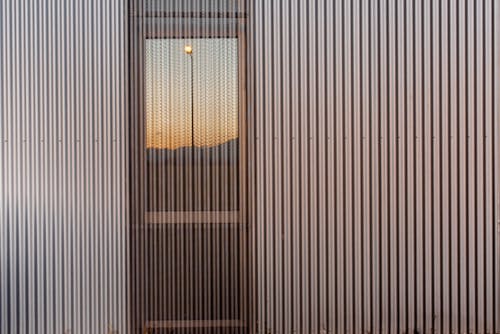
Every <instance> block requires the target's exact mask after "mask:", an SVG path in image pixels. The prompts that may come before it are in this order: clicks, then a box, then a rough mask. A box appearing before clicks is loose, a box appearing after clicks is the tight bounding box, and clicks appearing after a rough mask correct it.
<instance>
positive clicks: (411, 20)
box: [0, 0, 500, 333]
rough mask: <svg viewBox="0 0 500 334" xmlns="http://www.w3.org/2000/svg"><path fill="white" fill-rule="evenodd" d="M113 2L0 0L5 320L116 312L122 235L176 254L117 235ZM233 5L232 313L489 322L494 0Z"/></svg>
mask: <svg viewBox="0 0 500 334" xmlns="http://www.w3.org/2000/svg"><path fill="white" fill-rule="evenodd" d="M224 3H225V2H224V1H222V2H219V1H215V0H213V1H212V0H201V2H200V1H198V2H196V1H194V2H193V3H191V2H190V3H189V4H188V5H184V4H183V3H182V1H180V0H175V1H174V0H172V1H164V2H161V1H160V0H158V1H156V2H154V3H152V2H149V5H151V8H156V7H159V8H161V9H165V10H166V9H168V10H169V11H168V13H169V14H168V15H172V17H177V16H182V17H183V18H184V19H185V20H190V19H192V20H193V23H194V20H195V19H196V18H195V17H194V16H196V15H193V17H191V18H190V17H189V13H188V15H187V16H186V13H187V12H188V11H189V10H193V11H196V10H200V11H201V12H203V11H204V10H205V9H206V8H209V9H216V10H217V11H218V10H219V9H220V10H222V11H223V10H226V9H227V8H225V7H224V6H225V5H224ZM144 4H146V5H147V4H148V3H147V2H144ZM153 5H154V6H153ZM228 6H229V5H228ZM126 8H127V4H126V3H125V2H124V1H110V0H108V1H96V0H89V1H87V0H85V1H83V0H81V1H69V2H64V1H56V0H45V1H36V0H27V1H3V2H0V45H1V49H0V78H1V81H0V92H1V93H0V106H1V110H0V332H1V333H68V332H71V333H104V332H110V333H111V332H114V331H117V332H119V333H128V332H130V331H131V330H132V329H131V327H130V325H129V322H130V314H131V313H130V309H131V308H138V309H137V310H135V309H134V312H137V314H139V315H140V316H142V315H143V314H146V313H147V312H146V310H145V309H142V308H141V307H142V306H141V304H140V303H138V305H139V306H137V305H131V298H129V293H128V288H129V283H130V282H129V280H130V279H131V277H132V276H131V273H130V272H129V265H128V264H129V263H130V262H129V261H131V259H130V256H132V257H134V256H137V257H139V256H142V257H144V258H145V259H144V260H142V262H141V261H139V265H141V267H140V268H141V269H144V268H146V269H148V270H149V269H151V270H153V272H154V270H155V267H154V265H155V264H157V263H159V258H158V259H156V258H155V259H151V258H150V257H148V256H147V255H148V253H146V252H145V249H146V246H151V247H153V250H154V251H161V252H171V253H173V254H174V255H177V254H178V253H177V252H179V254H181V253H180V250H179V247H180V246H179V245H182V242H183V240H181V239H182V238H184V237H185V236H184V234H183V233H184V232H183V233H178V234H176V235H177V237H174V240H173V242H169V240H166V239H163V241H165V242H166V245H165V248H162V247H163V246H158V247H159V248H154V247H156V246H155V244H151V243H150V244H147V245H146V242H144V243H145V244H144V245H143V244H142V243H139V247H138V250H137V253H134V254H130V253H129V237H130V235H129V232H130V229H129V227H130V226H129V223H130V219H129V210H130V209H131V208H130V207H129V205H130V202H131V201H130V200H129V196H130V194H129V182H130V180H129V176H130V174H129V166H130V165H131V166H135V167H134V169H137V170H138V172H143V170H142V167H140V168H139V167H137V166H139V165H140V163H139V162H138V161H131V160H130V159H131V158H130V156H129V147H128V144H129V133H128V131H129V125H128V119H129V118H128V117H129V115H128V112H129V106H128V104H127V101H128V100H129V99H130V101H132V102H134V103H139V102H138V101H139V100H140V97H138V96H127V95H126V92H127V91H128V87H127V85H128V82H127V77H128V75H127V71H130V70H131V68H127V66H128V64H129V63H128V60H127V59H126V58H127V56H126V55H127V42H126V41H127V36H126V34H127V33H128V32H127V22H126V20H128V19H129V17H128V16H129V13H127V10H126ZM239 9H240V8H239V7H238V10H239ZM133 14H134V15H137V13H133ZM156 15H157V13H155V14H154V16H156ZM222 16H223V15H222ZM241 21H246V38H245V43H246V46H247V48H246V50H247V54H246V57H241V58H240V59H245V60H246V66H245V68H246V78H247V85H246V90H247V95H246V104H247V110H246V113H247V114H246V115H245V117H244V119H246V126H247V128H246V129H244V130H245V131H242V132H241V133H242V135H245V136H246V138H245V140H244V141H243V142H245V147H244V148H242V149H243V150H244V151H245V152H246V154H245V155H246V161H247V166H245V167H244V168H242V170H245V171H246V173H247V175H246V177H245V180H246V184H245V187H246V188H247V190H248V194H247V195H248V196H247V203H242V207H246V208H247V212H246V215H247V217H246V218H248V230H249V231H250V235H251V237H252V238H251V240H250V242H249V249H248V252H249V254H250V255H251V256H249V259H250V260H251V264H250V265H249V268H240V270H241V272H242V273H247V272H248V273H250V277H249V280H248V281H249V282H252V285H251V286H250V289H249V292H250V295H249V296H248V297H249V300H250V302H251V303H250V305H251V310H250V313H249V315H242V318H243V319H248V316H251V318H250V319H251V321H250V322H249V323H248V324H247V327H248V329H249V332H260V333H262V332H265V333H366V332H370V333H389V332H390V333H393V332H406V333H410V332H424V333H428V332H438V333H499V332H500V284H499V282H500V253H499V252H500V242H499V238H500V225H499V222H500V216H499V210H500V207H499V199H500V192H499V191H500V186H499V181H500V163H499V161H500V151H499V149H500V142H499V140H500V137H499V136H500V135H499V130H500V129H499V127H500V114H499V113H500V94H499V93H498V91H499V87H500V85H499V84H498V81H499V79H498V78H500V58H499V55H500V29H499V27H500V24H499V23H498V22H499V21H500V3H499V2H498V1H497V0H478V1H474V0H422V1H417V0H400V1H398V0H352V1H350V0H336V1H329V0H311V1H307V0H274V1H265V0H251V1H250V0H248V1H246V15H244V16H242V18H241ZM144 27H145V26H141V27H140V29H144ZM140 29H139V30H140ZM155 29H158V33H160V31H161V32H162V33H163V34H165V35H168V34H169V33H171V32H169V31H165V30H168V25H164V26H162V25H161V24H159V23H158V26H157V27H156V28H155ZM178 29H179V30H180V28H178ZM131 30H133V29H131ZM141 31H142V30H141ZM154 32H156V30H155V31H154ZM176 32H178V31H177V30H176V31H174V34H175V33H176ZM135 33H137V32H135ZM211 33H212V32H211V31H202V32H201V34H200V36H205V35H207V36H210V34H211ZM159 35H160V34H159ZM129 38H131V39H132V38H138V37H137V36H136V37H129ZM139 38H142V36H141V37H139ZM137 43H138V44H141V43H142V40H141V41H137ZM138 50H139V49H138ZM138 50H130V51H131V52H130V53H129V54H130V55H134V56H136V57H137V59H135V60H134V59H132V60H131V63H132V62H133V61H135V62H140V61H141V60H142V57H143V55H142V54H138V52H139V51H138ZM131 63H130V64H131ZM240 68H242V67H240ZM143 79H144V78H139V79H138V82H141V80H143ZM131 91H132V90H131ZM132 109H133V108H132ZM132 126H133V124H132ZM134 131H135V132H138V133H140V134H142V133H143V132H144V129H142V128H141V129H137V128H136V129H134ZM132 149H133V148H132ZM141 177H142V176H141ZM134 181H136V180H134ZM130 183H131V182H130ZM167 190H168V191H170V190H171V189H167ZM167 195H168V194H167ZM132 196H140V195H139V194H138V193H133V194H132ZM185 200H187V201H189V200H191V199H189V198H187V199H185ZM141 210H142V209H141ZM138 212H142V211H140V210H139V211H138ZM136 214H138V213H136ZM138 219H139V220H141V221H142V219H143V217H138ZM245 222H247V221H245ZM210 235H211V236H212V234H210ZM153 236H154V237H157V238H159V237H160V236H161V234H160V233H157V232H154V233H153ZM195 238H200V239H199V240H202V238H201V236H199V235H198V236H195ZM217 240H218V239H216V238H214V239H213V240H209V243H210V245H209V246H207V245H205V244H204V243H203V242H202V243H201V245H202V246H201V248H200V250H198V249H197V248H196V249H195V248H192V253H189V254H188V255H187V256H189V257H190V259H191V260H192V259H194V258H195V256H194V255H193V254H194V252H195V251H196V253H198V252H200V253H203V252H206V251H207V249H208V248H210V250H209V251H210V254H219V253H221V252H224V253H227V252H228V249H225V248H221V246H218V244H219V241H217ZM212 243H213V244H212ZM158 244H160V243H159V242H158ZM215 248H217V249H215ZM190 251H191V250H190ZM217 251H219V253H218V252H217ZM199 256H200V257H201V259H202V260H203V259H206V257H208V256H206V255H204V254H201V255H199ZM245 257H246V255H245ZM162 259H163V260H164V261H166V260H165V259H168V257H166V256H165V257H163V258H162ZM228 261H229V260H228V259H227V258H222V256H221V258H216V259H214V263H215V264H213V266H214V267H212V264H210V268H208V266H207V268H208V270H209V271H210V270H213V269H214V270H216V269H217V268H222V267H223V264H224V263H227V262H228ZM231 261H235V260H234V259H233V260H231ZM242 262H245V261H242ZM151 264H153V265H151ZM161 265H164V266H165V268H166V270H167V271H169V272H175V273H176V275H178V276H176V277H180V278H182V277H184V276H182V275H184V274H183V273H182V272H179V270H177V267H176V266H177V265H178V263H174V262H171V263H165V264H163V263H162V264H161ZM237 265H238V264H234V267H237ZM217 266H218V267H217ZM162 268H163V267H162ZM144 271H145V272H146V270H144ZM132 280H133V278H132ZM151 281H152V280H149V282H151ZM245 281H246V277H245ZM144 282H146V280H144ZM132 283H133V284H143V281H141V280H137V281H136V282H132ZM144 284H151V283H147V282H146V283H144ZM156 284H159V285H163V287H164V288H166V289H167V288H168V291H167V292H168V293H169V294H175V297H176V298H178V299H176V300H179V303H180V304H182V305H184V304H186V303H188V302H187V300H188V299H187V298H186V295H185V293H186V292H185V291H177V290H178V289H177V290H176V289H175V287H170V285H168V284H167V283H165V282H162V281H161V280H158V283H156ZM188 284H189V285H190V286H197V285H198V284H199V285H200V286H202V287H205V286H208V283H207V281H206V278H205V277H194V276H193V278H191V279H189V280H188ZM171 290H172V291H171ZM221 290H224V291H218V290H217V291H215V292H214V294H212V291H210V292H207V296H208V297H203V298H206V299H207V300H209V299H210V298H214V299H216V300H215V304H217V302H218V300H217V298H220V300H224V299H223V298H222V297H221V296H223V297H224V296H226V295H225V293H229V292H227V291H225V289H221ZM228 291H230V290H229V289H228ZM164 294H165V293H164ZM244 296H245V297H246V295H245V294H244ZM146 297H148V296H142V295H141V296H139V297H137V298H139V299H140V300H142V299H145V300H147V298H146ZM150 297H151V298H153V299H154V301H158V300H159V299H160V297H159V296H157V295H154V296H149V297H148V298H150ZM195 297H196V298H200V299H201V298H202V297H197V296H195ZM226 297H227V296H226ZM162 298H163V295H162ZM231 298H232V299H234V300H236V299H237V298H236V297H235V296H231ZM207 300H205V299H203V301H205V302H206V301H207ZM243 302H244V303H246V301H245V300H243ZM182 305H181V306H182ZM188 306H189V309H196V310H198V309H202V308H203V306H202V303H201V302H200V304H199V305H188ZM150 307H153V308H155V307H156V306H151V305H150ZM224 307H230V306H227V305H224ZM159 309H161V307H159ZM242 309H244V308H242ZM209 311H210V310H209ZM212 313H213V312H208V314H212ZM142 320H144V319H142V318H141V321H142ZM146 320H166V319H149V318H148V319H146ZM190 320H198V319H190ZM139 326H142V324H139ZM238 330H239V329H238ZM241 331H244V330H243V329H241Z"/></svg>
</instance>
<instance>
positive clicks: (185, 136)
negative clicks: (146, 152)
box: [145, 38, 238, 150]
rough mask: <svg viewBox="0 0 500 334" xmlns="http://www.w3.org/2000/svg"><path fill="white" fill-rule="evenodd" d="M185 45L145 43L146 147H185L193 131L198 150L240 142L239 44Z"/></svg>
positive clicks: (177, 41)
mask: <svg viewBox="0 0 500 334" xmlns="http://www.w3.org/2000/svg"><path fill="white" fill-rule="evenodd" d="M185 43H186V41H185V40H182V39H163V40H162V39H155V40H147V41H146V59H145V60H146V75H145V95H146V96H145V97H146V147H147V148H158V149H171V150H173V149H177V148H180V147H189V146H192V145H193V133H194V146H197V147H207V146H217V145H220V144H223V143H226V142H228V141H230V140H233V139H236V138H238V46H237V40H236V39H230V38H224V39H194V40H190V43H192V44H185ZM194 48H196V54H194V53H192V51H193V49H194ZM181 50H184V52H182V51H181ZM179 51H181V52H179ZM186 54H189V55H190V56H191V57H186ZM190 58H192V59H190ZM191 66H193V72H192V73H193V74H192V75H193V77H194V78H193V81H191V80H192V78H191ZM192 93H193V94H192ZM191 101H193V103H191ZM193 128H194V132H193V131H192V130H193Z"/></svg>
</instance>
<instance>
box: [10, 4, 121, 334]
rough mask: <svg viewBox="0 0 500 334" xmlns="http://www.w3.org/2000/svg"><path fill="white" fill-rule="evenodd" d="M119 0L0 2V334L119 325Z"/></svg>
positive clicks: (107, 328)
mask: <svg viewBox="0 0 500 334" xmlns="http://www.w3.org/2000/svg"><path fill="white" fill-rule="evenodd" d="M126 20H127V19H126V3H125V2H124V1H111V0H109V1H108V0H105V1H100V0H99V1H97V0H78V1H52V0H46V1H28V0H26V1H15V0H7V1H1V2H0V333H5V334H7V333H9V334H10V333H115V331H118V332H120V333H126V332H127V328H128V309H129V298H128V293H127V291H128V288H127V287H128V280H129V274H128V266H129V265H128V263H129V256H128V238H129V237H128V231H129V225H128V222H129V219H128V211H129V209H128V206H129V201H128V197H129V194H128V163H127V161H128V140H127V138H128V135H127V132H128V129H127V119H128V112H127V110H128V108H127V99H126V92H127V67H126V64H127V60H126V55H127V53H126V47H127V46H126V41H127V29H126V27H127V21H126Z"/></svg>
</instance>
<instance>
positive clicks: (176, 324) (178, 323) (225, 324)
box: [145, 319, 244, 329]
mask: <svg viewBox="0 0 500 334" xmlns="http://www.w3.org/2000/svg"><path fill="white" fill-rule="evenodd" d="M238 327H244V323H243V321H241V320H232V319H231V320H156V321H147V322H146V324H145V328H146V329H168V328H238Z"/></svg>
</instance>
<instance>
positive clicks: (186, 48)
mask: <svg viewBox="0 0 500 334" xmlns="http://www.w3.org/2000/svg"><path fill="white" fill-rule="evenodd" d="M184 52H185V53H186V54H188V55H190V54H192V53H193V47H192V46H191V45H185V46H184Z"/></svg>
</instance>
